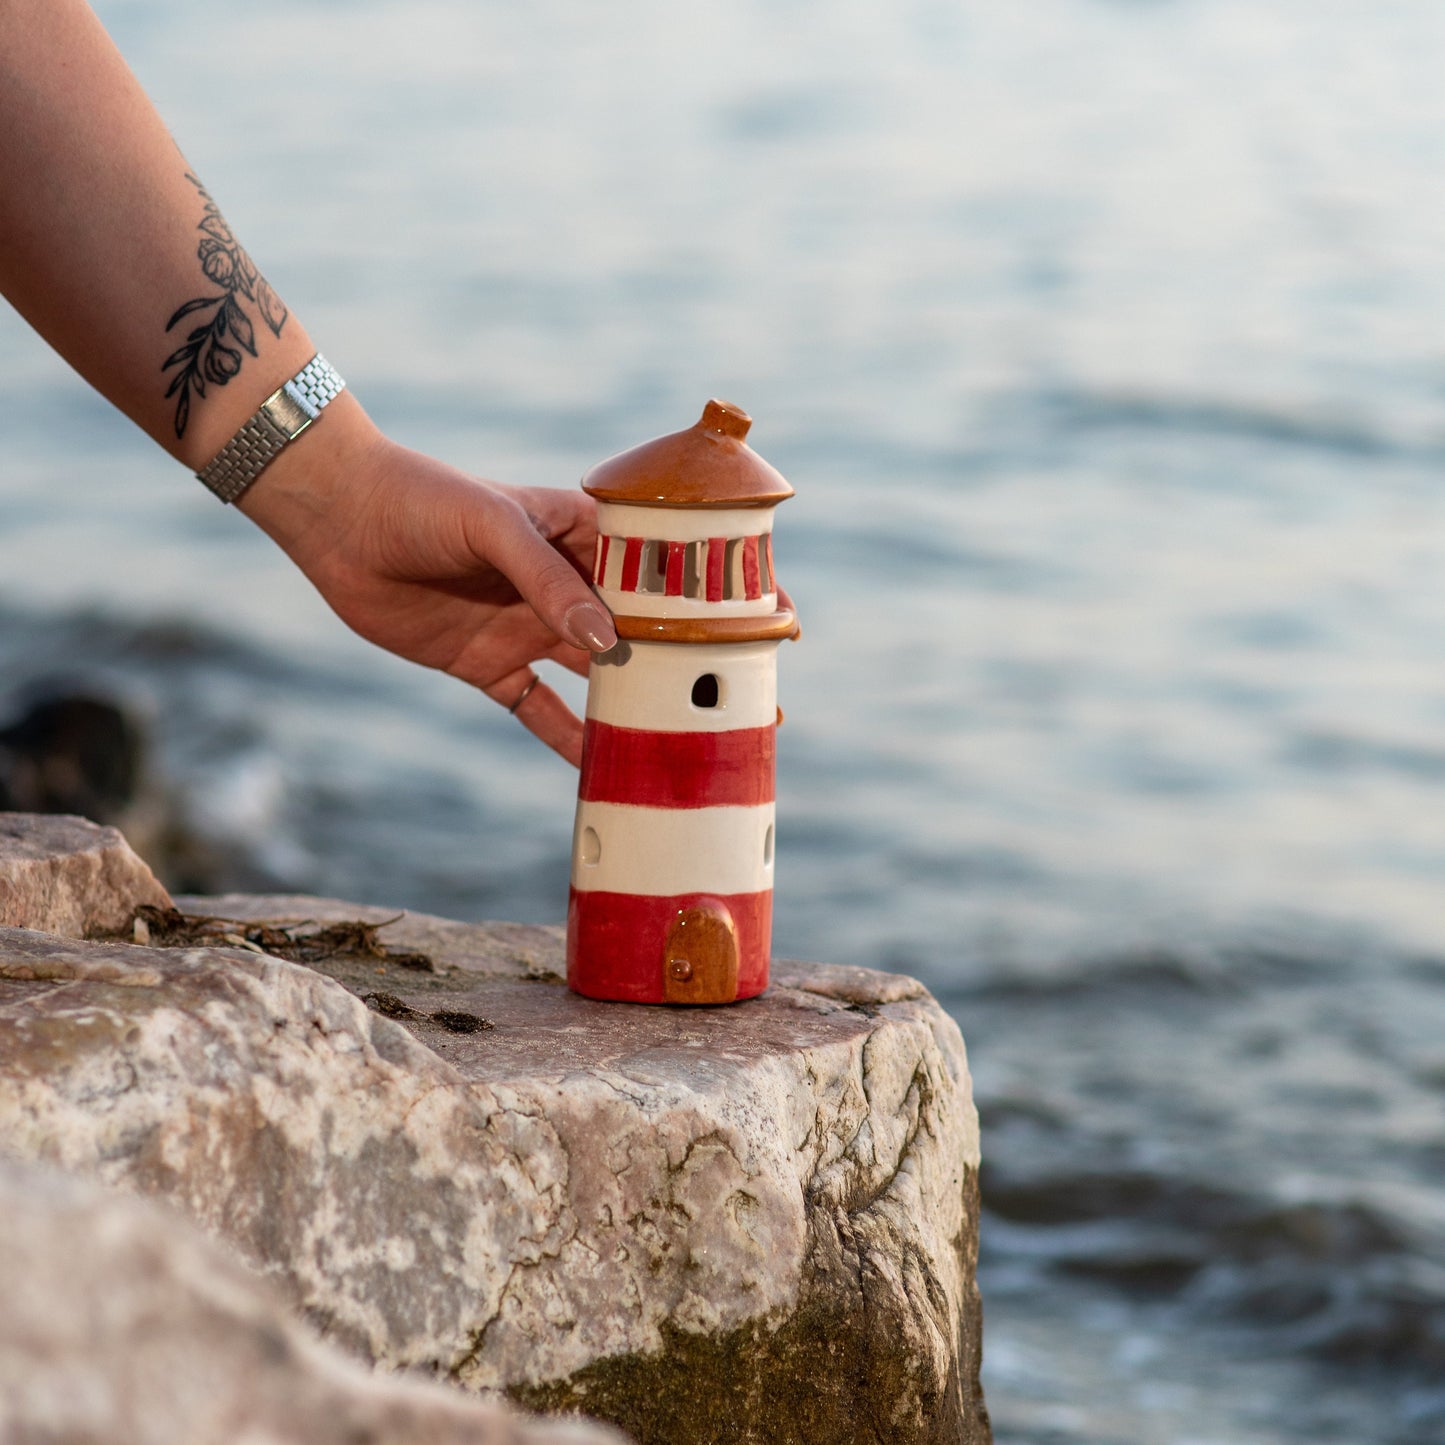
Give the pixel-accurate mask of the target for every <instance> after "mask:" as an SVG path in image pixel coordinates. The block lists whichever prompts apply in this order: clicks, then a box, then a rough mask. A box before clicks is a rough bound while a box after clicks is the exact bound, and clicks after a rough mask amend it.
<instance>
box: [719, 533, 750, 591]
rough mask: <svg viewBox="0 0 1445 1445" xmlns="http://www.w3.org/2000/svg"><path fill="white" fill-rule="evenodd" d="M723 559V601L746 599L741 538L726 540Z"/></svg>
mask: <svg viewBox="0 0 1445 1445" xmlns="http://www.w3.org/2000/svg"><path fill="white" fill-rule="evenodd" d="M723 558H724V560H723V598H724V600H725V601H728V602H732V601H735V600H736V599H737V598H739V597H746V596H747V587H746V585H745V584H744V582H743V539H742V538H741V537H729V538H728V544H727V549H726V550H725V551H724V553H723Z"/></svg>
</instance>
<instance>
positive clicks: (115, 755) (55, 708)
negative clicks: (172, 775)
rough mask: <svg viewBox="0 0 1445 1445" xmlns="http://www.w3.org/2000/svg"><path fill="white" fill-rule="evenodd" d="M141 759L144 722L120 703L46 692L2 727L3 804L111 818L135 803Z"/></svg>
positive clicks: (0, 803)
mask: <svg viewBox="0 0 1445 1445" xmlns="http://www.w3.org/2000/svg"><path fill="white" fill-rule="evenodd" d="M144 765H145V740H144V737H143V736H142V733H141V729H140V727H139V725H138V723H137V722H136V721H135V720H134V719H133V718H132V717H130V716H129V715H128V714H127V713H126V712H125V711H124V709H122V708H121V707H120V706H119V705H118V704H116V703H115V702H112V701H110V700H109V699H106V698H100V697H91V696H87V695H84V694H76V693H63V694H55V695H50V696H44V697H41V698H39V699H38V700H36V701H33V702H32V703H31V704H30V705H29V706H28V707H27V708H26V709H25V710H24V711H23V712H22V713H21V714H20V716H19V717H17V718H16V719H15V721H13V722H11V723H10V724H9V725H8V726H6V727H3V728H0V808H6V809H13V810H14V811H16V812H22V813H74V814H77V815H78V816H80V817H82V818H89V819H91V821H92V822H96V823H114V822H116V821H118V820H119V819H120V818H121V816H122V815H123V814H124V813H125V811H126V810H127V809H128V808H130V807H131V806H132V805H133V804H134V803H135V801H136V798H137V796H138V795H139V792H140V788H141V785H142V779H143V776H144Z"/></svg>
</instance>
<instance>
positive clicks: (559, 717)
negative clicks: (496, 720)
mask: <svg viewBox="0 0 1445 1445" xmlns="http://www.w3.org/2000/svg"><path fill="white" fill-rule="evenodd" d="M482 691H483V692H485V693H486V694H487V696H488V697H490V698H491V699H492V700H493V701H494V702H499V703H501V705H502V706H503V707H505V708H506V709H507V710H508V711H509V712H510V713H512V715H513V716H514V717H515V718H516V719H517V721H518V722H520V723H521V724H522V726H523V727H525V728H526V729H527V731H528V732H530V733H531V734H532V735H533V736H534V737H536V738H540V739H541V741H542V742H544V743H546V744H547V746H548V747H549V748H551V749H552V751H553V752H555V753H558V754H560V755H561V756H562V757H564V758H566V759H567V761H568V762H569V763H571V764H572V766H573V767H574V768H578V767H581V766H582V719H581V718H579V717H578V716H577V714H576V713H574V712H573V711H572V709H571V708H570V707H568V706H567V704H566V703H565V702H564V701H563V700H562V699H561V698H560V697H559V696H558V695H557V694H556V693H555V692H554V691H553V690H552V689H551V688H550V687H548V686H547V684H546V683H545V682H543V681H542V679H541V678H539V677H538V676H537V674H536V673H535V672H533V671H532V669H531V668H530V667H521V668H518V669H517V670H516V671H515V672H512V673H509V674H508V675H507V676H506V677H504V678H501V679H499V680H498V681H497V682H495V683H493V684H491V685H490V686H488V687H484V688H483V689H482Z"/></svg>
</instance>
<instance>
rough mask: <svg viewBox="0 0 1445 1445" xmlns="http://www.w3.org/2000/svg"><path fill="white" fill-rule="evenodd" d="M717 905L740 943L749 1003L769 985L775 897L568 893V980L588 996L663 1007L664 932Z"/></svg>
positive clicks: (741, 988) (743, 992)
mask: <svg viewBox="0 0 1445 1445" xmlns="http://www.w3.org/2000/svg"><path fill="white" fill-rule="evenodd" d="M709 903H721V904H722V905H723V906H724V907H725V908H726V909H727V910H728V912H729V913H731V914H732V918H733V927H734V928H735V929H736V931H737V939H738V992H737V996H738V998H740V999H743V998H752V997H753V996H754V995H756V994H760V993H761V992H762V991H763V990H764V989H765V988H766V987H767V986H768V956H769V951H770V949H771V945H772V927H773V894H772V890H771V889H768V890H766V891H764V892H762V893H733V894H727V895H723V896H719V895H717V894H706V893H685V894H682V895H680V896H678V897H675V898H643V897H639V896H637V895H636V894H632V893H602V892H598V893H587V892H580V891H579V890H577V889H575V888H574V889H572V891H571V898H570V900H569V903H568V907H567V982H568V984H569V985H571V987H572V988H573V989H574V990H575V991H576V992H577V993H580V994H584V995H585V996H586V997H588V998H603V999H623V1000H626V1001H628V1002H631V1003H661V1002H662V1001H663V999H664V998H665V997H666V993H665V986H664V983H663V974H662V970H663V968H664V967H665V966H666V960H665V959H664V958H663V956H662V955H663V953H664V951H665V948H666V944H667V933H668V929H669V928H671V927H672V923H673V920H674V919H675V918H676V917H677V915H678V914H679V913H681V912H682V911H683V910H684V909H687V908H696V907H699V906H702V905H705V904H709Z"/></svg>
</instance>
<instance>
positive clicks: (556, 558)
mask: <svg viewBox="0 0 1445 1445" xmlns="http://www.w3.org/2000/svg"><path fill="white" fill-rule="evenodd" d="M503 519H504V520H503V521H502V524H501V525H500V526H499V527H498V528H497V530H496V531H495V532H494V533H493V534H492V536H491V539H490V541H491V546H490V547H489V549H488V550H489V552H490V553H491V558H492V561H493V563H494V564H495V565H496V566H497V567H499V568H500V569H501V570H502V571H503V572H505V573H506V574H507V576H508V578H509V579H510V580H511V582H512V585H513V586H514V587H515V588H516V589H517V591H518V592H520V593H521V594H522V596H523V597H524V598H525V599H526V601H527V603H528V605H529V606H530V607H531V609H532V611H533V612H535V613H536V614H537V616H538V617H540V618H541V619H542V621H543V622H545V623H546V624H547V626H548V627H550V628H551V629H552V631H553V632H555V633H556V634H557V635H558V636H559V637H560V638H562V639H563V641H565V642H570V643H571V644H572V646H573V647H581V648H585V649H586V650H587V651H589V652H607V651H609V650H610V649H611V648H612V647H614V646H616V644H617V629H616V628H615V627H614V626H613V625H612V617H611V615H610V614H609V613H608V611H607V609H606V608H605V607H604V606H603V605H602V603H601V602H600V601H599V600H598V598H597V594H596V593H595V592H593V590H592V588H591V587H590V586H589V585H588V584H587V583H586V582H585V581H584V580H583V579H582V578H581V577H580V576H579V575H578V574H577V570H576V568H575V567H573V565H572V564H571V563H570V562H569V561H568V560H567V559H566V558H565V557H563V556H562V554H561V553H560V552H558V551H557V549H556V548H555V547H553V546H552V544H551V543H550V542H548V541H547V540H546V538H545V537H543V536H542V534H541V533H540V532H539V531H538V530H537V528H536V527H535V526H534V525H533V524H532V521H531V519H530V518H529V517H528V515H527V513H526V512H525V511H524V510H523V509H522V508H521V507H520V506H519V505H518V504H517V503H516V502H514V501H511V499H508V504H507V506H506V507H505V509H504V512H503Z"/></svg>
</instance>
